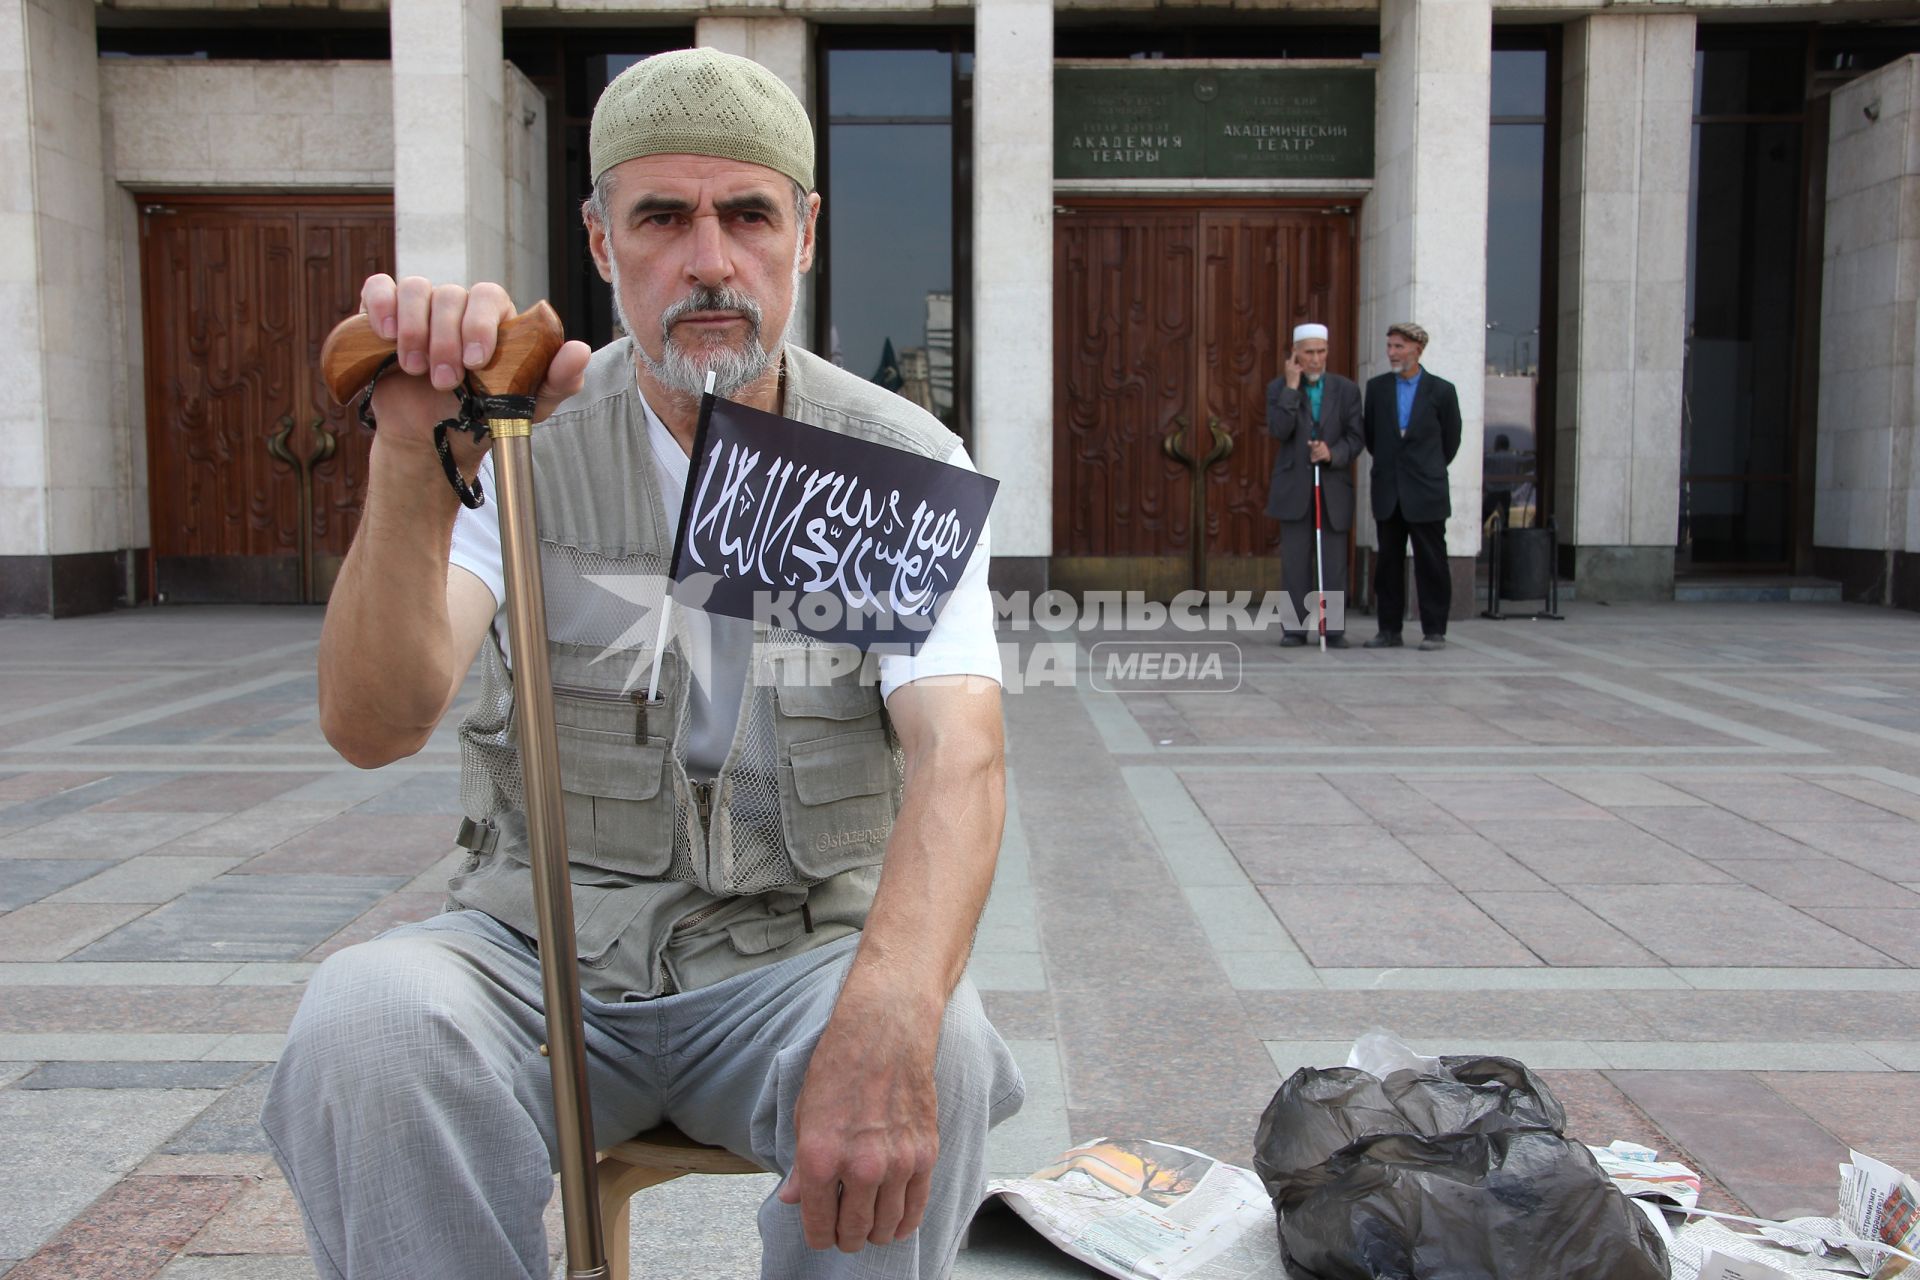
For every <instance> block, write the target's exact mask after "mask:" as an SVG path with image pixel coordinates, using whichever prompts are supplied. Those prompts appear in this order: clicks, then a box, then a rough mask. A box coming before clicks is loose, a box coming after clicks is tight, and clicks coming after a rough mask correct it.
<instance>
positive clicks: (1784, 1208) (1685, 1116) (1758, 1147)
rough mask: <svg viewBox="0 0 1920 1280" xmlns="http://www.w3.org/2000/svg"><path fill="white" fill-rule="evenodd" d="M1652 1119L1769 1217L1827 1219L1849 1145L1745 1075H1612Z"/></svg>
mask: <svg viewBox="0 0 1920 1280" xmlns="http://www.w3.org/2000/svg"><path fill="white" fill-rule="evenodd" d="M1607 1079H1609V1080H1611V1081H1612V1082H1613V1083H1614V1084H1615V1085H1617V1086H1618V1087H1619V1088H1620V1091H1621V1092H1622V1093H1624V1094H1625V1095H1626V1096H1627V1097H1628V1098H1630V1099H1631V1100H1632V1101H1633V1103H1634V1105H1635V1106H1637V1107H1639V1108H1640V1109H1641V1110H1642V1111H1644V1112H1645V1113H1646V1114H1647V1116H1648V1118H1649V1119H1651V1120H1652V1121H1653V1122H1654V1123H1655V1124H1656V1125H1658V1126H1659V1127H1660V1129H1661V1130H1663V1131H1664V1132H1666V1133H1669V1134H1672V1135H1673V1138H1674V1140H1675V1141H1676V1142H1677V1143H1679V1144H1680V1146H1682V1147H1684V1148H1685V1149H1686V1150H1687V1151H1688V1152H1689V1153H1690V1154H1691V1155H1692V1156H1693V1158H1694V1159H1695V1160H1696V1161H1697V1162H1698V1163H1697V1164H1696V1165H1695V1166H1694V1167H1695V1168H1697V1169H1700V1170H1702V1171H1703V1172H1706V1173H1710V1174H1712V1175H1713V1177H1714V1178H1715V1179H1716V1180H1718V1181H1719V1182H1720V1183H1721V1184H1722V1185H1723V1186H1725V1187H1726V1188H1727V1190H1728V1191H1730V1192H1731V1193H1732V1194H1733V1195H1735V1196H1737V1197H1739V1199H1740V1200H1742V1201H1743V1202H1744V1203H1746V1204H1747V1205H1748V1206H1750V1207H1751V1208H1752V1209H1753V1211H1754V1212H1755V1213H1756V1214H1759V1215H1760V1216H1761V1217H1765V1218H1787V1217H1793V1216H1796V1215H1799V1214H1806V1213H1821V1214H1829V1213H1832V1212H1833V1208H1834V1190H1835V1186H1836V1182H1835V1174H1834V1170H1835V1169H1836V1168H1837V1167H1838V1166H1839V1164H1840V1163H1841V1162H1842V1161H1843V1160H1844V1159H1845V1158H1846V1154H1847V1152H1846V1148H1845V1147H1844V1146H1843V1145H1842V1144H1841V1143H1840V1141H1839V1140H1838V1139H1836V1138H1835V1137H1834V1136H1833V1135H1832V1134H1831V1133H1828V1132H1827V1131H1826V1130H1825V1129H1823V1128H1821V1127H1820V1126H1819V1125H1818V1124H1815V1123H1814V1122H1813V1121H1812V1120H1811V1119H1809V1118H1808V1117H1807V1115H1806V1113H1805V1112H1803V1111H1801V1110H1800V1109H1799V1108H1797V1107H1795V1106H1793V1105H1792V1104H1791V1103H1789V1102H1787V1101H1786V1100H1785V1099H1784V1098H1782V1097H1781V1096H1780V1095H1779V1094H1777V1093H1775V1092H1774V1091H1773V1090H1772V1089H1769V1088H1768V1087H1767V1086H1766V1085H1765V1084H1764V1083H1762V1082H1761V1081H1760V1079H1759V1078H1757V1077H1756V1076H1754V1075H1753V1074H1752V1073H1750V1072H1744V1071H1609V1072H1608V1073H1607Z"/></svg>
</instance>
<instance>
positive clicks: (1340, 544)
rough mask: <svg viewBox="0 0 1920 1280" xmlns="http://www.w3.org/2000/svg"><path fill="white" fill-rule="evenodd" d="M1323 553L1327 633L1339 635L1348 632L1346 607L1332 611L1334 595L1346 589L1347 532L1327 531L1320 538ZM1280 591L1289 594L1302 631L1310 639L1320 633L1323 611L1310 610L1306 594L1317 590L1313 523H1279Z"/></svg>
mask: <svg viewBox="0 0 1920 1280" xmlns="http://www.w3.org/2000/svg"><path fill="white" fill-rule="evenodd" d="M1321 547H1322V551H1321V554H1322V555H1323V556H1325V558H1326V559H1325V567H1326V583H1327V588H1326V590H1327V597H1328V599H1327V634H1328V635H1330V636H1337V635H1339V634H1340V633H1341V632H1343V631H1345V630H1346V627H1345V626H1344V625H1343V623H1342V621H1341V620H1342V619H1344V618H1345V616H1346V610H1345V609H1344V608H1342V609H1341V611H1340V612H1339V613H1338V614H1336V613H1335V612H1334V608H1333V599H1332V597H1333V593H1334V592H1336V591H1345V590H1346V589H1347V535H1346V533H1345V532H1344V531H1342V532H1336V531H1335V530H1332V529H1328V530H1327V531H1326V532H1325V533H1324V534H1322V535H1321ZM1280 588H1281V590H1283V591H1285V592H1286V593H1287V600H1288V602H1289V603H1291V604H1292V606H1293V616H1294V617H1295V618H1297V619H1299V621H1300V626H1299V628H1293V627H1289V628H1288V630H1290V631H1292V630H1304V631H1305V632H1306V634H1308V635H1310V636H1317V635H1319V634H1320V611H1319V609H1317V608H1316V609H1314V610H1312V611H1311V612H1309V611H1308V607H1307V605H1308V602H1307V595H1308V593H1310V592H1312V591H1314V590H1315V589H1316V588H1315V586H1314V580H1313V520H1312V519H1311V518H1309V519H1306V520H1282V521H1281V522H1280Z"/></svg>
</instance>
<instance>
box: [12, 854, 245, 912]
mask: <svg viewBox="0 0 1920 1280" xmlns="http://www.w3.org/2000/svg"><path fill="white" fill-rule="evenodd" d="M242 861H243V859H242V858H241V857H240V856H239V855H237V854H212V855H193V856H186V857H158V856H154V855H152V854H141V855H140V856H138V857H134V858H129V859H127V860H126V861H125V862H122V863H120V864H119V865H118V866H115V867H112V868H111V869H109V870H106V871H102V872H101V873H100V874H99V875H96V876H94V877H93V878H91V879H89V880H83V881H81V882H80V883H79V884H76V885H72V886H69V887H68V888H65V889H62V890H61V891H60V892H58V893H55V894H52V895H50V896H49V897H48V899H47V901H49V902H144V903H149V904H152V905H158V904H159V903H162V902H171V901H173V900H174V899H175V898H177V897H179V896H180V895H181V894H183V893H185V892H186V891H187V890H188V889H191V888H193V886H195V885H197V884H201V883H203V882H205V881H208V880H211V879H213V878H214V877H215V876H218V875H220V874H221V873H223V872H226V871H229V870H231V869H232V868H234V867H236V866H238V865H239V864H240V863H241V862H242Z"/></svg>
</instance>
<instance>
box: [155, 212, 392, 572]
mask: <svg viewBox="0 0 1920 1280" xmlns="http://www.w3.org/2000/svg"><path fill="white" fill-rule="evenodd" d="M140 244H141V278H142V283H143V288H144V295H145V296H144V305H143V315H144V324H145V330H146V334H145V339H146V361H147V369H146V375H147V388H146V390H147V471H148V493H149V495H150V508H151V512H152V524H153V529H152V534H153V541H152V544H151V545H152V547H153V589H154V591H155V593H156V594H157V595H159V596H160V597H162V598H164V599H166V600H169V601H176V602H200V603H212V602H259V603H298V602H311V603H318V602H321V601H324V600H325V599H326V598H327V595H328V593H329V591H331V589H332V587H333V580H334V578H335V577H336V576H337V575H338V574H339V571H340V564H341V561H342V560H343V559H344V558H345V556H346V552H347V545H348V543H349V542H350V541H351V540H352V537H353V530H354V526H355V524H356V523H357V521H358V520H359V513H360V505H361V501H362V499H363V498H364V496H365V493H366V484H367V463H368V452H369V449H370V448H371V444H372V439H371V437H370V436H369V435H368V433H367V432H366V430H365V429H364V428H363V427H361V426H360V424H359V422H358V420H357V419H356V417H355V416H354V414H353V412H352V410H350V409H348V408H345V407H342V406H340V405H336V404H334V403H332V397H330V396H329V395H328V394H327V390H326V386H325V384H324V383H322V382H321V380H320V371H319V368H320V344H321V342H323V341H324V340H325V338H326V336H327V333H328V332H329V331H330V330H331V329H332V328H333V326H334V325H335V324H336V323H337V322H338V321H339V320H340V319H341V317H343V316H346V315H348V314H350V313H351V312H353V311H356V310H358V309H359V305H360V284H361V282H362V281H363V280H365V279H366V277H367V276H368V275H371V274H372V273H374V272H376V271H391V270H392V269H393V208H392V203H391V201H389V200H386V199H383V198H370V197H326V196H300V197H281V198H273V197H261V198H257V199H248V200H242V201H235V200H231V199H218V200H215V199H193V198H182V197H155V198H152V199H149V200H146V201H143V203H142V206H141V219H140Z"/></svg>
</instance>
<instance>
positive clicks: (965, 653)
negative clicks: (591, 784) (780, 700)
mask: <svg viewBox="0 0 1920 1280" xmlns="http://www.w3.org/2000/svg"><path fill="white" fill-rule="evenodd" d="M633 396H634V399H635V400H637V401H638V402H639V404H640V408H641V409H642V410H643V411H644V412H645V414H646V417H647V441H648V443H649V444H650V445H652V447H653V460H654V473H655V475H656V476H657V477H658V479H659V482H660V497H661V500H662V501H663V502H664V503H665V505H666V514H667V526H668V527H669V528H678V527H679V524H680V504H681V498H682V496H683V495H684V494H685V493H686V488H687V472H688V470H689V469H690V466H691V460H690V459H689V458H688V457H687V454H686V452H685V451H684V450H682V449H681V447H680V442H679V441H677V440H675V439H674V438H673V433H672V432H671V431H669V430H667V425H666V423H664V422H662V421H661V420H660V417H659V415H658V414H656V413H654V411H653V406H652V405H650V404H648V403H647V400H646V397H645V396H643V395H641V394H640V393H639V391H638V389H637V388H636V389H635V390H634V392H633ZM947 461H948V462H949V463H951V464H953V465H954V466H956V467H965V468H966V469H967V470H969V471H971V470H973V469H974V467H973V460H972V459H971V458H969V457H968V456H967V451H966V450H965V449H964V448H960V449H956V450H954V452H953V454H952V455H951V456H950V457H948V458H947ZM480 479H481V483H482V484H483V485H484V487H485V488H486V489H487V490H488V491H492V490H493V489H494V483H493V457H492V455H491V454H489V455H488V456H487V458H486V459H485V460H484V461H483V462H482V463H481V464H480ZM989 527H990V526H989V525H982V526H981V529H980V541H979V543H978V545H976V546H975V547H974V550H973V555H972V557H971V558H969V559H968V561H967V566H966V568H965V569H963V570H962V571H961V574H960V580H959V582H957V583H956V584H955V585H954V589H953V593H952V595H950V596H949V597H948V599H947V605H946V608H945V609H943V610H941V612H940V618H939V620H938V621H937V622H935V623H934V624H933V629H932V630H931V631H929V632H928V633H927V637H926V639H925V641H924V642H922V644H921V645H920V651H919V652H918V653H914V654H892V653H884V654H882V655H880V696H881V697H882V698H891V697H893V694H894V691H895V690H896V689H898V688H900V686H902V685H904V684H909V683H911V682H913V681H915V680H921V679H924V678H926V677H928V676H948V675H973V676H985V677H987V678H988V679H991V680H995V681H999V680H1000V678H1001V671H1000V648H999V645H998V643H997V642H996V640H995V639H994V633H993V597H992V595H991V594H990V593H989V591H988V590H987V566H988V564H989V563H990V561H991V560H992V554H993V553H992V549H991V546H990V543H989ZM448 560H449V562H450V563H452V564H456V565H458V566H460V567H461V568H462V569H465V570H467V571H468V572H470V573H472V574H473V575H474V576H475V577H477V578H479V579H480V581H482V582H484V583H486V584H487V589H488V590H489V591H491V592H493V599H494V603H495V605H496V606H497V607H498V610H499V611H498V612H496V613H495V615H494V619H493V631H494V635H495V636H497V637H498V638H499V641H500V650H501V652H502V653H503V654H504V653H509V650H508V647H507V615H506V607H505V606H506V598H507V590H506V572H505V569H504V568H503V567H502V558H501V554H500V511H499V508H498V507H496V506H494V504H493V503H492V502H488V503H486V504H485V505H483V506H481V507H478V508H473V509H468V508H464V507H463V508H462V509H461V511H460V514H459V517H458V518H457V519H456V520H455V521H454V524H453V550H452V553H451V554H450V555H449V557H448ZM676 607H680V608H684V607H686V606H684V605H680V606H676ZM707 621H708V623H709V629H710V634H711V636H712V646H713V654H712V668H711V669H712V671H713V672H714V673H715V678H714V679H713V680H711V681H710V682H708V685H707V686H701V685H699V684H698V683H696V684H695V686H694V690H695V691H694V695H693V705H692V706H691V707H690V708H689V715H688V726H687V728H688V735H687V758H686V765H687V768H688V770H689V771H690V772H692V773H694V774H695V775H696V776H705V777H712V776H714V775H715V774H717V773H718V772H719V771H720V767H721V765H722V764H724V763H725V762H726V758H727V753H728V751H729V750H730V749H731V747H732V745H733V733H734V727H735V725H736V724H738V722H739V719H740V702H741V699H742V698H743V697H744V696H745V693H746V672H747V670H748V667H749V665H750V663H751V660H752V653H753V623H752V621H751V620H750V619H746V618H733V617H727V616H724V615H720V614H714V615H710V616H709V617H708V619H707ZM722 673H735V674H731V675H730V676H729V675H726V674H722Z"/></svg>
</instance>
